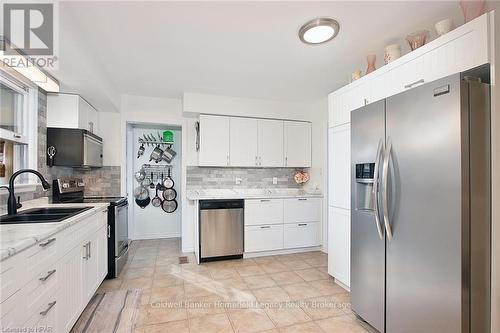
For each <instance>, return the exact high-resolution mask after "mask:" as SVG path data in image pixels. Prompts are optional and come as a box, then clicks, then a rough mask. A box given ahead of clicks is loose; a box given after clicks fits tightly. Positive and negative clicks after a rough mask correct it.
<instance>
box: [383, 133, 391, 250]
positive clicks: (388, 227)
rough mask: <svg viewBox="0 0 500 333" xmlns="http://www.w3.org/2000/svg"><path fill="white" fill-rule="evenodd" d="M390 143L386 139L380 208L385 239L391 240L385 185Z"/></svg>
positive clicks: (388, 139) (389, 139) (386, 182)
mask: <svg viewBox="0 0 500 333" xmlns="http://www.w3.org/2000/svg"><path fill="white" fill-rule="evenodd" d="M391 150H392V141H391V138H390V137H389V138H387V148H386V150H385V156H384V165H383V166H382V181H383V184H384V185H383V188H382V208H383V210H384V224H385V231H386V233H387V239H388V240H389V241H390V240H392V229H391V223H390V221H389V204H388V202H387V185H388V181H387V178H388V174H389V159H390V158H391Z"/></svg>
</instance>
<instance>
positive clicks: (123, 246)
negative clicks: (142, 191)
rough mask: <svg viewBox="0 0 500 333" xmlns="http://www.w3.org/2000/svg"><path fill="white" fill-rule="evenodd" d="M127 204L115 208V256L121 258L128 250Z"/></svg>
mask: <svg viewBox="0 0 500 333" xmlns="http://www.w3.org/2000/svg"><path fill="white" fill-rule="evenodd" d="M127 216H128V203H127V202H124V203H123V204H121V205H119V206H116V207H115V256H116V257H117V258H118V257H121V256H122V255H123V253H125V252H126V251H127V250H128V217H127Z"/></svg>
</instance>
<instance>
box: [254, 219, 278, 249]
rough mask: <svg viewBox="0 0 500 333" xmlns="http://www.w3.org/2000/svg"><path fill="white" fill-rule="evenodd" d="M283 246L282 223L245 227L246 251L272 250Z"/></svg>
mask: <svg viewBox="0 0 500 333" xmlns="http://www.w3.org/2000/svg"><path fill="white" fill-rule="evenodd" d="M282 248H283V225H282V224H272V225H261V226H249V227H245V252H256V251H270V250H279V249H282Z"/></svg>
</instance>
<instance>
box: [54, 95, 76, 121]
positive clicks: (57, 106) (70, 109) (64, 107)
mask: <svg viewBox="0 0 500 333" xmlns="http://www.w3.org/2000/svg"><path fill="white" fill-rule="evenodd" d="M78 99H79V97H78V95H70V94H48V95H47V127H62V128H78V127H79V126H80V119H79V113H78Z"/></svg>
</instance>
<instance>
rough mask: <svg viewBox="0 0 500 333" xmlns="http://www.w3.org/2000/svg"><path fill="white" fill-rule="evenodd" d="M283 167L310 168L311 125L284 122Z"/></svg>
mask: <svg viewBox="0 0 500 333" xmlns="http://www.w3.org/2000/svg"><path fill="white" fill-rule="evenodd" d="M284 126H285V127H284V134H285V135H284V139H285V167H289V168H290V167H294V168H309V167H310V166H311V149H312V147H311V123H306V122H298V121H285V122H284Z"/></svg>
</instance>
